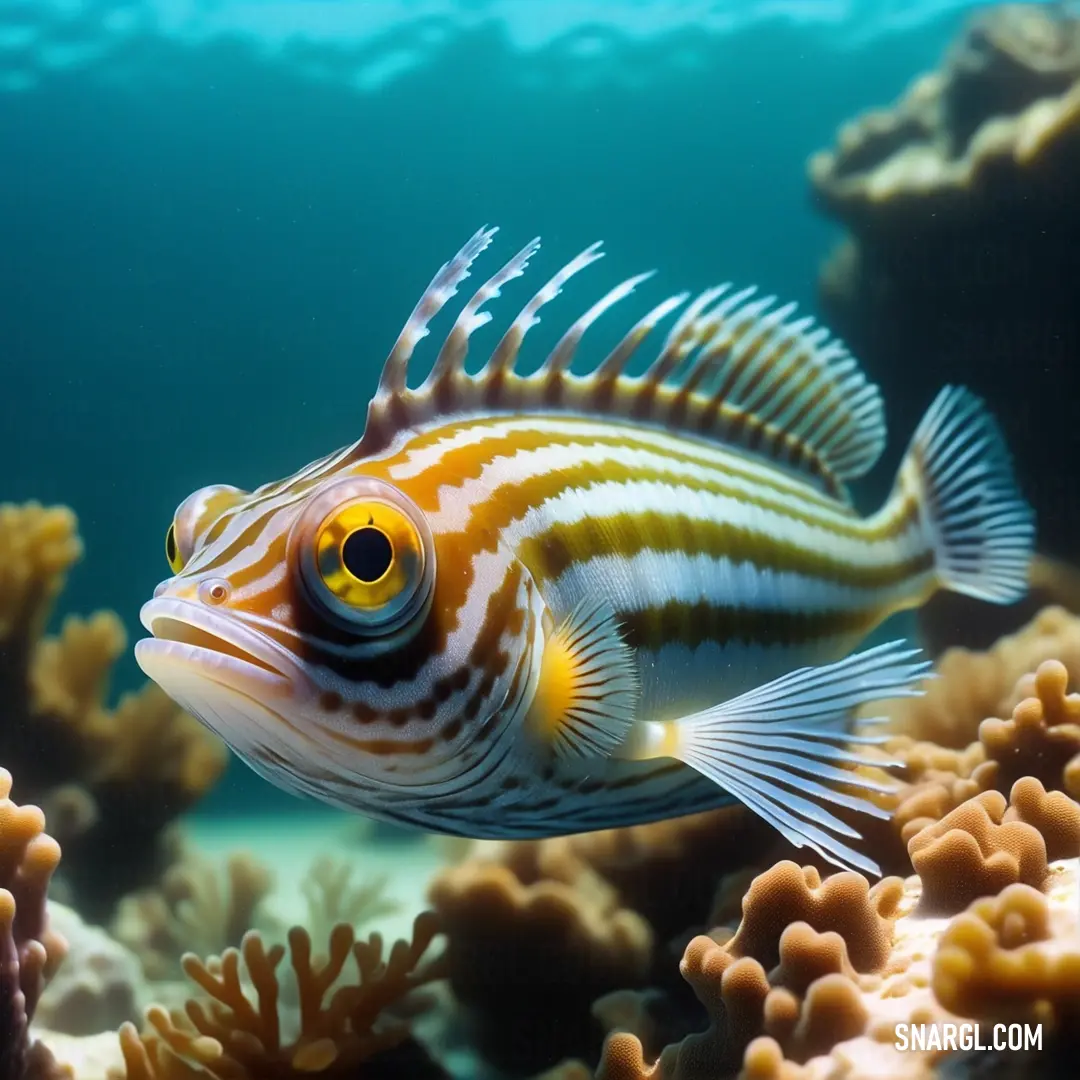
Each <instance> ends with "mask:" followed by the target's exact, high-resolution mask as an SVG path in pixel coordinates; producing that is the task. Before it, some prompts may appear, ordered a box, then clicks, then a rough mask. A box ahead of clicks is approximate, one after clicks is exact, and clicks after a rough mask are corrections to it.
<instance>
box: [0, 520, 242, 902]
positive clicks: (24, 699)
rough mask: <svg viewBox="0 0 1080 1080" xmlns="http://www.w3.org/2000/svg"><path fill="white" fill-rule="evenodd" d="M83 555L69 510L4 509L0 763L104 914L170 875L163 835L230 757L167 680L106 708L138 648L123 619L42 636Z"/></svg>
mask: <svg viewBox="0 0 1080 1080" xmlns="http://www.w3.org/2000/svg"><path fill="white" fill-rule="evenodd" d="M81 552H82V545H81V542H80V541H79V538H78V534H77V532H76V523H75V518H74V515H73V514H72V513H71V512H70V511H69V510H67V509H64V508H44V507H41V506H39V505H37V504H34V503H30V504H27V505H25V506H11V505H6V504H5V505H2V506H0V702H2V703H3V704H2V708H3V710H4V723H3V726H2V727H0V756H2V757H3V759H4V761H5V762H7V763H8V764H9V765H10V766H11V768H13V769H14V770H15V771H16V772H17V773H18V775H19V782H20V784H21V785H24V786H25V790H26V792H27V794H28V796H29V797H30V798H32V799H33V800H34V801H35V802H36V803H38V804H39V805H41V806H42V807H43V808H44V809H45V811H46V813H47V814H48V815H49V817H50V822H51V827H52V828H53V829H54V831H58V833H59V838H60V840H61V842H62V843H63V845H64V850H65V859H64V867H63V871H62V876H63V878H64V879H65V881H66V882H67V883H68V884H69V885H70V886H71V888H72V891H73V892H74V893H77V895H78V898H79V904H80V908H81V910H82V911H83V913H84V914H87V915H104V914H106V913H107V912H108V910H109V909H110V907H111V905H112V903H113V901H114V900H115V899H116V898H117V897H118V896H119V895H121V894H122V893H124V892H126V891H128V890H129V889H131V888H133V887H135V886H137V885H139V884H144V883H146V882H147V881H149V880H152V879H153V877H154V876H155V875H156V873H157V872H158V871H159V870H160V869H161V862H162V859H161V854H162V849H161V847H160V844H159V840H160V837H161V835H162V832H163V830H164V829H165V827H166V826H167V825H168V824H169V822H171V821H172V820H173V819H174V818H175V817H176V815H177V814H179V813H181V812H182V811H184V810H185V809H187V808H188V807H190V806H191V805H192V804H193V803H194V802H195V801H196V800H197V799H198V798H199V797H200V796H201V795H202V794H203V793H204V792H205V791H206V790H207V789H208V788H209V787H210V786H211V785H212V784H213V783H214V782H215V781H216V780H217V778H218V777H219V776H220V774H221V772H222V770H223V769H224V767H225V762H226V757H225V751H224V749H223V747H222V746H221V744H220V743H219V742H218V741H217V740H216V739H215V738H214V737H213V736H211V735H210V734H209V733H208V732H207V731H206V730H205V729H204V728H203V727H202V725H200V724H199V723H198V722H197V721H195V720H194V719H192V718H191V717H190V716H187V715H186V714H184V713H182V712H181V711H180V710H178V709H177V708H176V706H175V705H173V703H172V702H171V701H170V700H169V699H168V698H167V697H166V696H165V694H164V693H163V692H162V691H161V690H159V689H158V688H157V687H156V686H153V685H148V686H146V687H145V688H144V689H143V690H141V691H139V692H138V693H135V694H128V695H125V696H124V697H123V698H122V699H121V701H120V703H119V705H118V706H117V708H116V709H115V710H110V709H108V708H107V707H106V705H105V700H106V697H107V692H108V681H109V673H110V670H111V667H112V665H113V663H114V661H115V660H116V658H117V657H118V656H119V655H120V653H121V652H122V651H123V650H124V648H125V647H126V636H125V634H124V630H123V627H122V626H121V624H120V621H119V620H118V619H117V617H116V616H115V615H113V614H111V613H109V612H99V613H97V614H95V615H92V616H91V617H90V618H89V619H80V618H77V617H69V618H68V619H67V620H65V622H64V624H63V626H62V627H61V629H60V633H59V634H58V635H57V636H56V637H42V636H41V635H42V632H43V630H44V627H45V624H46V622H47V620H48V618H49V615H50V613H51V609H52V604H53V602H54V601H55V599H56V597H57V596H58V595H59V593H60V591H61V589H62V587H63V584H64V581H65V579H66V575H67V572H68V570H69V569H70V568H71V566H72V565H73V564H74V562H75V561H76V560H77V559H78V558H79V556H80V555H81ZM102 851H108V852H110V859H109V864H108V871H107V872H104V870H103V865H102V861H101V852H102Z"/></svg>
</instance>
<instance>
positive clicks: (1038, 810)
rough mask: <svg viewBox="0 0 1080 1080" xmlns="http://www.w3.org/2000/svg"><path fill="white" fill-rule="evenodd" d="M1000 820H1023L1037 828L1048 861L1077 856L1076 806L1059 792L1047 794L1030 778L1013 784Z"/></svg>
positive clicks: (1079, 823) (1079, 813)
mask: <svg viewBox="0 0 1080 1080" xmlns="http://www.w3.org/2000/svg"><path fill="white" fill-rule="evenodd" d="M1002 820H1003V821H1023V822H1026V823H1027V824H1028V825H1031V826H1033V827H1034V828H1035V829H1037V830H1038V831H1039V832H1040V833H1041V834H1042V838H1043V842H1044V843H1045V844H1046V857H1047V859H1049V860H1051V861H1052V862H1053V861H1056V860H1057V859H1075V858H1076V857H1077V856H1078V855H1080V804H1078V803H1077V802H1076V801H1075V800H1074V799H1070V798H1069V797H1068V796H1067V795H1064V794H1063V793H1062V792H1060V791H1049V792H1048V791H1047V790H1046V789H1045V788H1044V787H1043V786H1042V784H1040V783H1039V781H1038V780H1037V779H1036V778H1035V777H1034V776H1024V777H1021V778H1020V779H1019V780H1017V781H1016V783H1015V784H1013V789H1012V793H1011V794H1010V795H1009V809H1008V810H1006V811H1005V817H1004V818H1002Z"/></svg>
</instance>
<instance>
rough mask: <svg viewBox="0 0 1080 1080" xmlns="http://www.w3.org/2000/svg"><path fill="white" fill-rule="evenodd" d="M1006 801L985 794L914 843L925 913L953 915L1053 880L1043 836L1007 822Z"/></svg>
mask: <svg viewBox="0 0 1080 1080" xmlns="http://www.w3.org/2000/svg"><path fill="white" fill-rule="evenodd" d="M1007 805H1008V804H1007V803H1006V802H1005V797H1004V796H1003V795H1002V794H1001V793H1000V792H998V791H986V792H983V793H982V794H981V795H977V796H976V797H975V798H974V799H969V800H968V801H967V802H966V803H964V804H963V805H962V806H959V807H957V808H956V809H955V810H954V811H952V813H950V814H947V815H946V816H945V817H944V818H942V819H941V821H939V822H937V823H936V824H934V825H928V826H927V827H926V828H925V829H923V830H922V831H921V832H919V833H918V834H916V835H915V836H914V837H912V839H911V842H910V843H909V844H908V852H909V854H910V855H911V862H912V864H913V865H914V867H915V872H916V873H917V874H918V875H919V877H920V878H921V879H922V883H923V894H922V901H921V906H922V910H923V912H926V913H929V912H935V913H938V914H951V913H953V912H956V911H959V910H960V909H961V908H963V907H965V906H966V905H967V904H969V903H970V902H971V901H972V900H975V899H978V898H979V897H981V896H993V895H995V894H996V893H999V892H1001V890H1002V889H1004V888H1005V887H1006V886H1007V885H1012V884H1014V883H1016V882H1022V883H1023V884H1026V885H1030V886H1032V887H1034V888H1041V887H1042V885H1043V884H1044V883H1045V881H1046V878H1047V875H1048V874H1049V867H1048V865H1047V859H1046V843H1045V841H1044V840H1043V838H1042V834H1041V833H1040V832H1039V831H1038V830H1037V829H1035V828H1034V827H1032V826H1031V825H1028V824H1026V823H1024V822H1023V821H1018V820H1013V821H1005V820H1004V818H1005V810H1006V807H1007Z"/></svg>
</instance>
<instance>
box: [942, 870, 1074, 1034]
mask: <svg viewBox="0 0 1080 1080" xmlns="http://www.w3.org/2000/svg"><path fill="white" fill-rule="evenodd" d="M1062 877H1063V881H1062V885H1063V886H1064V876H1063V875H1062ZM1066 907H1067V902H1066V904H1058V905H1055V906H1053V907H1052V906H1051V903H1050V901H1049V900H1048V899H1047V897H1046V896H1044V895H1043V894H1042V893H1041V892H1039V891H1037V890H1035V889H1033V888H1031V887H1030V886H1028V885H1023V884H1016V885H1010V886H1009V887H1008V888H1006V889H1005V890H1003V891H1002V892H1001V894H1000V895H998V896H988V897H985V898H984V899H982V900H979V901H977V902H976V903H974V904H972V905H971V907H970V908H968V910H967V911H965V912H964V913H963V914H961V915H957V916H956V918H955V919H953V920H952V922H950V923H949V925H948V926H947V927H946V928H945V931H944V933H943V934H942V935H941V939H940V941H939V943H938V947H937V951H936V953H935V955H934V982H933V986H934V993H935V994H936V995H937V998H938V1000H939V1001H940V1002H941V1003H942V1005H943V1006H944V1007H945V1008H947V1009H949V1010H950V1011H951V1012H953V1013H955V1014H957V1015H958V1016H970V1017H976V1018H981V1019H987V1020H994V1021H996V1022H1005V1023H1016V1022H1025V1023H1031V1024H1043V1025H1046V1027H1047V1028H1049V1029H1050V1032H1051V1033H1058V1032H1060V1031H1061V1030H1062V1029H1063V1028H1065V1027H1069V1028H1070V1029H1071V1032H1072V1034H1073V1036H1074V1037H1075V1034H1076V1025H1077V1022H1078V1021H1080V936H1078V935H1076V934H1075V933H1074V934H1072V935H1069V934H1068V933H1067V932H1066V928H1065V926H1064V925H1059V926H1055V925H1054V923H1055V922H1057V923H1059V924H1064V923H1065V922H1066V921H1067V919H1068V914H1067V911H1063V910H1062V908H1066ZM1074 929H1075V927H1074Z"/></svg>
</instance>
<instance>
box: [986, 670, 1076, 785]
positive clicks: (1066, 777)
mask: <svg viewBox="0 0 1080 1080" xmlns="http://www.w3.org/2000/svg"><path fill="white" fill-rule="evenodd" d="M1068 684H1069V672H1068V669H1067V668H1066V667H1065V665H1064V664H1062V663H1061V662H1060V661H1059V660H1046V661H1044V662H1043V663H1042V664H1040V665H1039V668H1038V670H1037V671H1036V672H1035V673H1034V674H1033V675H1029V676H1026V677H1024V678H1022V679H1020V681H1019V682H1018V683H1017V687H1016V691H1015V694H1014V696H1016V697H1019V698H1020V699H1021V700H1020V701H1019V703H1018V704H1017V705H1016V707H1015V708H1014V709H1013V712H1012V716H1011V717H1010V718H1009V719H1007V720H996V719H992V718H991V719H987V720H984V721H983V722H982V724H980V725H979V741H980V742H981V743H982V745H983V747H984V749H985V750H986V756H987V759H988V760H989V761H990V762H992V763H993V765H992V769H991V770H988V775H987V780H988V781H989V782H991V783H993V785H994V787H997V788H999V789H1000V788H1001V787H1003V786H1010V787H1011V785H1012V784H1013V783H1014V782H1015V781H1016V780H1018V779H1019V778H1020V777H1022V776H1033V777H1035V778H1036V779H1038V780H1040V781H1042V782H1043V783H1044V784H1045V785H1046V786H1048V787H1054V788H1060V789H1063V790H1064V791H1066V792H1068V794H1069V795H1071V796H1072V797H1073V798H1074V799H1080V694H1069V693H1067V692H1066V691H1067V690H1068Z"/></svg>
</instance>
